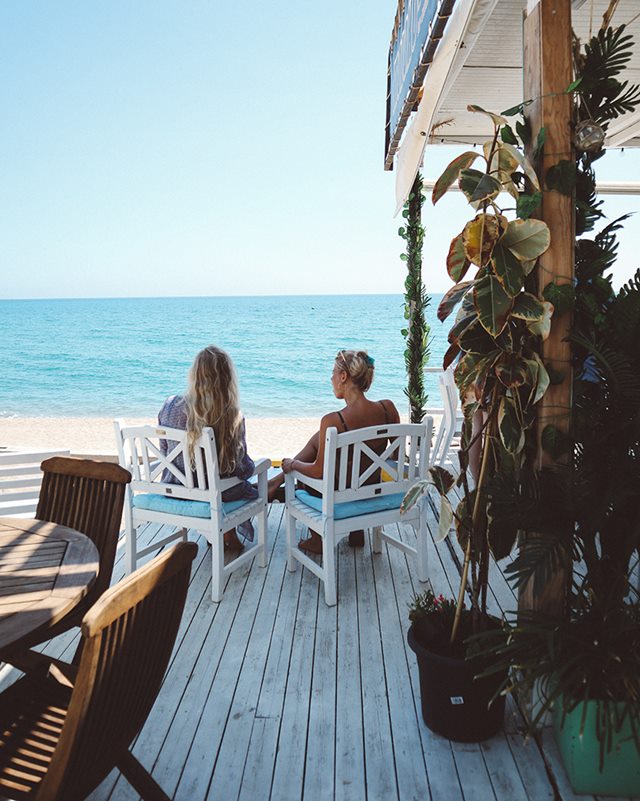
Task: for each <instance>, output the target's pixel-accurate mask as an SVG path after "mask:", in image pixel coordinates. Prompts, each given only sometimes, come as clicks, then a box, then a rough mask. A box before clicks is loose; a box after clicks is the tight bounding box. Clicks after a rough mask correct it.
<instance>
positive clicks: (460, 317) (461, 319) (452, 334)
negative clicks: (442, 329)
mask: <svg viewBox="0 0 640 801" xmlns="http://www.w3.org/2000/svg"><path fill="white" fill-rule="evenodd" d="M462 311H463V308H462V306H461V307H460V309H459V311H458V314H457V315H456V321H455V323H454V324H453V325H452V326H451V328H450V329H449V333H448V334H447V341H448V342H449V344H450V345H453V344H454V343H456V344H457V343H458V338H459V336H460V334H461V333H462V332H463V331H464V330H465V329H466V328H468V327H469V326H470V325H471V323H473V322H475V321H476V320H477V319H478V312H477V311H476V309H475V306H473V307H472V312H471V314H469V313H468V312H465V313H464V314H461V313H460V312H462Z"/></svg>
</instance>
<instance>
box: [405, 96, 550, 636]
mask: <svg viewBox="0 0 640 801" xmlns="http://www.w3.org/2000/svg"><path fill="white" fill-rule="evenodd" d="M469 110H470V111H472V112H474V113H479V114H484V115H486V116H488V117H489V118H490V119H491V120H492V123H493V126H494V134H493V138H492V139H491V140H490V141H488V142H486V143H485V145H484V146H483V152H482V154H479V153H471V152H468V153H465V154H462V156H459V157H458V158H457V159H455V160H454V161H453V162H451V164H449V165H448V167H447V168H446V169H445V171H444V172H443V174H442V176H441V177H440V178H439V179H438V181H437V182H436V185H435V188H434V192H433V200H434V202H437V200H438V199H439V198H440V197H442V195H443V193H444V191H446V188H448V187H449V186H451V185H452V184H453V183H454V182H455V181H456V180H457V181H458V183H459V186H460V188H461V189H462V191H463V193H464V195H465V196H466V198H467V200H468V202H469V204H470V206H471V207H472V208H473V209H474V210H475V211H476V212H477V213H476V214H475V216H474V218H473V219H472V220H470V221H469V222H468V223H467V224H466V225H465V227H464V229H463V231H462V232H460V233H459V234H458V235H457V236H455V237H454V238H453V240H452V242H451V246H450V249H449V253H448V256H447V270H448V273H449V275H450V277H451V278H452V279H453V281H454V282H455V285H454V286H453V287H452V288H451V289H450V290H449V291H448V292H447V293H446V294H445V296H444V298H443V299H442V301H441V303H440V306H439V308H438V317H439V319H440V320H445V319H447V318H448V317H449V316H450V315H452V314H453V313H454V312H455V311H456V309H457V313H456V317H455V319H454V322H453V325H452V327H451V330H450V332H449V344H450V346H451V347H450V348H449V350H448V351H447V354H446V355H445V365H444V366H445V367H446V366H448V365H449V364H450V363H452V362H453V360H454V359H455V358H456V357H457V356H459V361H458V364H457V366H456V369H455V381H456V385H457V388H458V391H459V394H460V399H461V403H462V408H463V411H464V414H465V425H464V434H463V447H462V449H461V451H460V462H461V472H460V473H459V475H458V476H457V477H454V476H453V475H451V474H450V473H448V472H447V471H446V470H443V469H442V468H438V470H439V472H437V473H436V472H434V469H432V470H430V471H429V472H430V475H429V478H428V479H427V480H426V481H425V482H423V483H422V484H418V485H416V486H415V487H414V488H412V489H411V490H410V491H409V493H407V496H406V497H405V500H404V502H403V508H404V509H408V508H410V507H411V506H412V505H413V504H415V503H417V502H418V501H419V499H420V498H421V497H422V495H423V494H424V493H425V492H427V490H428V489H433V490H435V491H436V492H437V493H438V495H439V496H440V527H439V531H438V538H439V539H443V538H445V537H447V536H448V535H449V534H450V531H451V527H452V526H451V524H453V529H454V530H455V534H456V538H457V541H458V543H459V545H460V547H461V548H462V550H463V552H464V565H463V573H462V585H461V586H466V582H467V577H468V575H469V573H470V576H471V601H472V604H471V606H472V608H471V618H472V619H473V620H474V621H476V622H477V621H479V620H481V619H482V615H483V614H486V598H487V586H488V575H489V560H490V558H491V554H493V556H494V557H495V558H503V557H505V556H506V555H508V554H509V553H510V552H511V550H512V548H513V546H514V543H515V541H516V537H517V534H518V529H517V527H515V526H513V525H511V524H508V523H507V524H505V522H504V520H503V519H502V518H501V517H500V515H499V513H498V512H499V510H498V508H497V507H494V506H493V505H492V496H491V492H490V491H488V490H487V482H488V481H489V480H490V479H491V478H492V477H495V476H503V477H507V476H508V477H509V479H510V481H511V483H513V481H515V482H518V481H519V480H520V474H521V471H522V469H523V465H524V462H525V459H526V453H527V440H531V439H532V436H533V431H532V425H533V422H534V419H535V415H534V413H533V407H534V406H535V404H536V403H538V402H539V400H540V399H541V398H542V396H543V395H544V392H545V391H546V389H547V387H548V386H549V377H548V374H547V371H546V370H545V368H544V366H543V365H542V362H541V361H540V359H539V356H538V351H539V350H540V338H541V334H539V333H536V331H535V330H534V327H535V326H538V327H539V328H540V331H541V332H542V334H546V332H547V331H548V324H549V319H550V314H551V311H552V307H551V305H550V304H549V303H546V302H544V301H542V300H539V299H538V298H536V297H535V296H533V295H531V294H530V293H527V292H525V291H524V285H525V280H526V276H527V275H528V274H529V273H530V272H531V270H532V268H533V266H534V264H535V262H536V260H537V259H538V257H539V256H540V255H541V254H542V253H544V252H545V251H546V250H547V248H548V247H549V244H550V237H549V229H548V227H547V226H546V224H545V223H544V222H542V221H540V220H535V219H529V217H530V215H531V214H532V213H533V211H534V210H535V208H536V207H537V205H538V204H539V202H540V197H541V195H540V183H539V180H538V176H537V175H536V173H535V170H534V169H533V167H532V165H531V164H530V162H529V161H528V160H527V158H526V157H525V156H524V154H523V153H522V152H521V150H520V149H519V148H517V147H516V144H517V138H516V136H515V134H514V132H513V130H512V129H511V127H510V126H509V125H508V124H507V122H506V120H505V118H504V116H501V115H497V114H492V113H491V112H488V111H485V110H484V109H481V108H479V107H478V106H470V107H469ZM516 130H519V131H522V132H526V129H525V128H524V126H521V127H520V128H519V129H518V128H517V127H516ZM538 143H539V145H540V146H542V144H543V143H544V134H541V135H540V136H539V137H538ZM472 164H473V168H472V166H471V165H472ZM501 192H507V193H509V194H510V195H511V196H512V197H513V198H514V199H515V201H516V203H517V204H518V209H519V213H520V219H509V218H508V217H507V216H506V214H505V213H504V212H503V209H502V208H501V207H500V206H499V205H498V202H497V201H498V196H499V195H500V193H501ZM473 267H475V268H476V273H475V276H474V277H473V278H472V279H470V280H464V281H463V280H461V279H462V278H465V277H466V275H467V273H468V272H469V271H470V270H471V269H472V268H473ZM476 413H478V415H479V417H482V418H483V419H484V421H485V422H484V432H482V433H479V434H477V436H476V440H477V441H476V443H475V446H474V443H473V442H472V435H471V419H472V418H473V416H474V415H475V414H476ZM474 447H479V448H480V451H481V462H482V467H481V470H480V475H479V476H477V477H476V478H477V483H476V486H475V487H474V488H473V487H470V486H469V479H468V476H467V473H466V468H467V466H468V464H469V454H470V451H471V449H472V448H474ZM529 448H530V445H529ZM505 480H506V478H505ZM460 495H462V498H461V499H460V497H459V496H460ZM463 597H464V592H461V593H460V594H459V605H458V609H457V616H456V623H455V624H454V629H453V632H452V642H453V641H455V639H456V633H457V631H458V628H457V627H458V626H459V624H460V620H461V619H462V607H461V604H462V599H463Z"/></svg>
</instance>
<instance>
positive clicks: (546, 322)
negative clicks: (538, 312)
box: [527, 300, 553, 339]
mask: <svg viewBox="0 0 640 801" xmlns="http://www.w3.org/2000/svg"><path fill="white" fill-rule="evenodd" d="M542 306H543V309H544V314H543V317H542V319H541V320H537V321H535V322H532V323H528V324H527V327H528V329H529V331H531V333H532V334H537V335H538V336H539V337H542V339H546V338H547V337H548V336H549V333H550V331H551V318H552V317H553V304H552V303H549V301H548V300H543V301H542Z"/></svg>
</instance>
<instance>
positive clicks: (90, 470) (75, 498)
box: [0, 456, 131, 669]
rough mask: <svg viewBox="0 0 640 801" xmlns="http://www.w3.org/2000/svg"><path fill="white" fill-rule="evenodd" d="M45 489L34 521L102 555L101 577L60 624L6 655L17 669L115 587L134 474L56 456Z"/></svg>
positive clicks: (45, 465) (46, 469) (46, 468)
mask: <svg viewBox="0 0 640 801" xmlns="http://www.w3.org/2000/svg"><path fill="white" fill-rule="evenodd" d="M41 467H42V472H43V479H42V486H41V488H40V497H39V500H38V506H37V509H36V518H37V519H38V520H46V521H48V522H49V523H58V524H59V525H61V526H68V527H69V528H74V529H76V531H80V532H81V533H82V534H86V535H87V537H89V538H90V539H91V540H92V541H93V543H94V544H95V546H96V548H97V550H98V553H99V555H100V569H99V572H98V576H97V578H96V580H95V582H94V584H93V585H92V587H91V589H90V590H89V592H88V593H87V595H86V596H85V597H84V598H83V599H82V601H81V602H80V603H79V604H78V605H77V606H76V607H75V608H74V609H72V610H71V612H69V613H68V614H67V615H65V617H63V618H62V620H59V621H58V622H57V623H54V624H53V625H51V626H42V627H41V628H39V629H36V630H35V631H33V632H32V633H31V634H30V635H29V637H28V638H27V639H25V640H21V641H20V643H19V645H18V647H15V646H14V647H13V648H12V651H11V653H4V652H3V653H2V654H1V655H0V656H1V658H2V659H3V660H4V661H7V662H11V663H12V664H15V665H16V666H18V667H22V668H23V669H24V667H26V666H27V665H29V664H31V663H30V662H24V657H21V652H24V651H25V650H26V649H28V648H32V647H33V646H34V645H38V644H39V643H42V642H45V641H46V640H49V639H51V638H52V637H55V636H57V635H58V634H62V633H63V632H65V631H68V630H69V629H71V628H73V627H74V626H79V625H80V623H81V622H82V618H83V617H84V614H85V612H87V610H89V609H90V608H91V607H92V606H93V604H94V603H95V602H96V601H97V600H98V598H100V596H101V595H102V593H103V592H105V590H106V589H107V588H108V587H109V584H110V583H111V576H112V573H113V563H114V561H115V555H116V547H117V544H118V535H119V533H120V525H121V522H122V508H123V504H124V498H125V489H126V486H127V484H128V483H129V482H130V481H131V473H129V471H128V470H125V469H124V468H123V467H120V465H117V464H112V463H111V462H99V461H93V460H91V459H77V458H74V457H71V456H54V457H53V458H51V459H46V460H45V461H44V462H42V465H41Z"/></svg>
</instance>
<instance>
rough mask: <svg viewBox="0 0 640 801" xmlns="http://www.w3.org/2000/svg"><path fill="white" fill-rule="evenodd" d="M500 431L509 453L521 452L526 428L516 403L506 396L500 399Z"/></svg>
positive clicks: (501, 438)
mask: <svg viewBox="0 0 640 801" xmlns="http://www.w3.org/2000/svg"><path fill="white" fill-rule="evenodd" d="M498 431H499V432H500V440H501V442H502V444H503V446H504V449H505V450H506V451H507V452H508V453H513V454H515V453H520V451H521V450H522V449H523V448H524V428H523V427H522V422H521V420H520V417H519V415H518V412H517V409H516V406H515V403H514V402H513V400H512V399H511V398H509V397H506V396H505V397H503V398H502V399H501V400H500V406H499V408H498Z"/></svg>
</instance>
